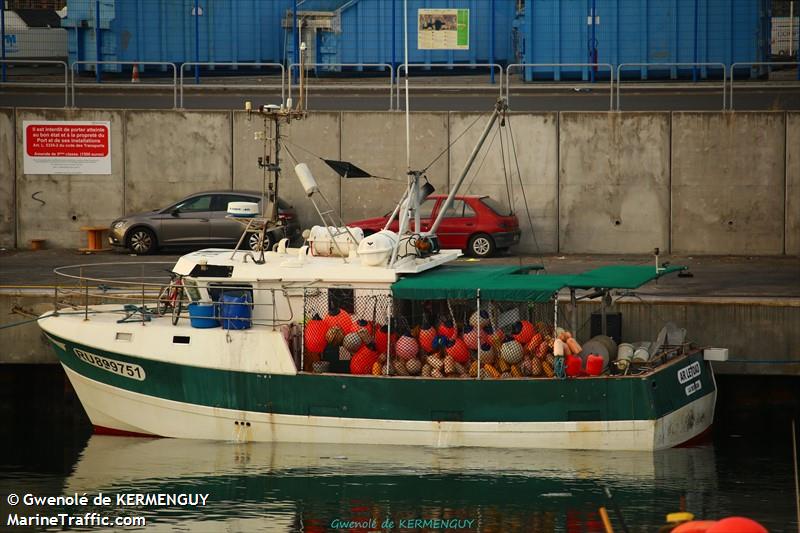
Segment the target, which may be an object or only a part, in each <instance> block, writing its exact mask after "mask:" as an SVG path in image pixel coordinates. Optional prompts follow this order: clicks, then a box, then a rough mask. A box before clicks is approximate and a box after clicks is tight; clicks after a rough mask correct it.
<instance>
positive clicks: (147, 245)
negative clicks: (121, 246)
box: [128, 228, 158, 255]
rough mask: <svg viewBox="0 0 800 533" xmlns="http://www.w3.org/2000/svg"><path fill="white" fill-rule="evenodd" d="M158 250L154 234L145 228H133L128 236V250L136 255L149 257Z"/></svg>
mask: <svg viewBox="0 0 800 533" xmlns="http://www.w3.org/2000/svg"><path fill="white" fill-rule="evenodd" d="M157 248H158V246H157V244H156V236H155V234H154V233H153V232H152V231H150V230H149V229H147V228H133V229H132V230H131V232H130V233H129V234H128V249H129V250H130V251H131V252H133V253H135V254H138V255H149V254H152V253H153V252H155V251H156V249H157Z"/></svg>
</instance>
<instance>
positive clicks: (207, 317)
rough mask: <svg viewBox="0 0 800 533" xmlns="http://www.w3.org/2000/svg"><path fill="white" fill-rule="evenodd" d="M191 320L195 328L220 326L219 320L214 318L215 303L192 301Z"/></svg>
mask: <svg viewBox="0 0 800 533" xmlns="http://www.w3.org/2000/svg"><path fill="white" fill-rule="evenodd" d="M189 322H190V323H191V324H192V327H193V328H198V329H205V328H218V327H219V320H217V319H216V318H214V304H201V303H198V302H192V303H190V304H189Z"/></svg>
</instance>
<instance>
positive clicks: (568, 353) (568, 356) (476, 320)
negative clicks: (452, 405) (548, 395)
mask: <svg viewBox="0 0 800 533" xmlns="http://www.w3.org/2000/svg"><path fill="white" fill-rule="evenodd" d="M506 329H507V331H503V329H501V328H497V327H494V326H492V323H491V320H490V317H489V314H488V313H486V312H484V311H481V312H480V313H478V312H475V313H473V314H472V316H471V317H470V319H469V321H468V323H466V324H464V325H463V326H462V325H460V324H457V323H455V322H454V321H452V320H442V321H440V322H439V323H438V324H436V325H433V324H428V323H424V324H420V325H417V326H414V327H413V328H412V329H410V330H409V329H404V330H401V331H399V332H394V331H392V332H391V333H390V328H389V327H388V326H387V325H386V324H380V323H377V322H375V323H373V322H370V321H368V320H363V319H361V320H354V319H353V317H351V316H350V315H349V314H348V313H347V312H346V311H345V310H343V309H333V310H332V311H331V312H330V313H328V315H326V316H325V317H324V318H321V317H320V316H319V315H314V316H312V317H311V318H310V319H309V320H308V321H307V322H306V325H305V334H304V337H305V338H304V346H305V351H306V354H305V355H306V360H308V361H310V364H311V365H312V368H313V369H314V370H315V371H319V370H317V369H322V368H324V367H325V366H324V365H318V364H317V365H315V364H314V362H317V361H320V359H321V354H322V352H324V351H325V350H326V349H327V348H329V347H336V348H338V349H339V350H340V351H341V352H342V353H343V354H345V355H346V356H347V357H340V358H341V359H345V358H349V360H350V373H351V374H372V375H376V376H377V375H396V376H423V377H433V378H448V377H454V378H466V377H477V376H478V373H479V372H478V369H479V366H480V370H481V372H480V374H481V377H485V378H493V379H501V378H521V377H540V378H553V377H556V374H557V367H561V366H563V368H564V370H565V375H566V377H577V376H585V375H594V376H596V375H600V374H601V373H602V372H603V358H602V357H601V356H595V355H592V354H589V355H588V356H585V365H584V358H582V357H580V356H579V354H580V353H581V345H580V344H579V343H578V342H577V340H576V339H575V338H574V337H573V336H572V333H570V332H569V331H565V330H563V329H561V328H553V327H552V326H551V325H548V324H545V323H543V322H536V323H533V322H530V321H528V320H519V321H517V322H515V323H514V324H513V325H511V327H510V328H506ZM387 353H388V355H387ZM557 358H563V359H561V361H560V362H559V363H557ZM561 363H563V365H562V364H561Z"/></svg>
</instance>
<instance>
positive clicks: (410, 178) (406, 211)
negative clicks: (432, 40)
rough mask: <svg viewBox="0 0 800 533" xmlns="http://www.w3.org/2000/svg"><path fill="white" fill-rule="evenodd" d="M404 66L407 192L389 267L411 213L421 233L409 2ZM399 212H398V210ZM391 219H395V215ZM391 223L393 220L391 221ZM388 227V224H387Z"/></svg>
mask: <svg viewBox="0 0 800 533" xmlns="http://www.w3.org/2000/svg"><path fill="white" fill-rule="evenodd" d="M403 52H404V53H403V55H404V58H403V66H404V68H405V100H406V117H405V118H406V176H407V178H406V183H407V186H406V192H405V194H404V195H403V198H404V199H403V200H401V202H400V204H399V205H402V207H400V208H399V211H400V224H399V228H398V232H397V235H398V239H397V244H396V245H395V247H394V249H393V250H392V257H391V259H390V260H389V266H392V265H394V263H395V261H396V260H397V254H398V252H399V250H400V246H401V239H402V235H403V234H405V232H406V229H407V228H408V222H409V218H410V216H411V215H410V212H411V211H413V212H414V231H415V232H417V233H420V215H419V204H420V198H419V180H420V177H422V175H423V173H424V171H422V170H412V169H411V112H410V109H409V95H408V0H403ZM396 211H397V210H396ZM391 218H394V214H393V216H392V217H391ZM390 221H391V219H390ZM387 225H388V224H387Z"/></svg>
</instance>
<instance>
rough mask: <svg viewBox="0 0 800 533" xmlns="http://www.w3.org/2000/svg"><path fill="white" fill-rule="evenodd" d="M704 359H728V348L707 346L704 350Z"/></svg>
mask: <svg viewBox="0 0 800 533" xmlns="http://www.w3.org/2000/svg"><path fill="white" fill-rule="evenodd" d="M703 359H705V360H706V361H727V360H728V349H727V348H706V349H705V350H703Z"/></svg>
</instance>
